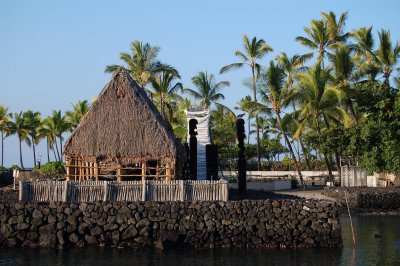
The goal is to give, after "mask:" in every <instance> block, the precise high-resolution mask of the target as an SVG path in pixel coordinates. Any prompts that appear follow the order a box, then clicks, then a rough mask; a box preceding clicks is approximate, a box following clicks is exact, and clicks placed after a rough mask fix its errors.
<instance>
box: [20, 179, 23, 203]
mask: <svg viewBox="0 0 400 266" xmlns="http://www.w3.org/2000/svg"><path fill="white" fill-rule="evenodd" d="M22 193H23V190H22V181H19V201H22Z"/></svg>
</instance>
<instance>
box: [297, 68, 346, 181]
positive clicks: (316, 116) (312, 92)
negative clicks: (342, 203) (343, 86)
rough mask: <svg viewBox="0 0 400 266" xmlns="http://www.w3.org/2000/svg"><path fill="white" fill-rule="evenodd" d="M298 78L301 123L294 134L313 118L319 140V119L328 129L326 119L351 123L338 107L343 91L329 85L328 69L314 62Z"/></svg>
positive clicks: (330, 172) (320, 126)
mask: <svg viewBox="0 0 400 266" xmlns="http://www.w3.org/2000/svg"><path fill="white" fill-rule="evenodd" d="M298 80H299V93H298V95H300V97H301V99H302V104H303V105H302V108H301V112H300V115H299V119H300V121H301V123H300V125H299V127H298V130H297V132H296V135H298V134H300V132H301V131H302V130H303V129H304V127H305V126H306V125H307V123H308V124H312V121H310V120H314V122H315V123H316V128H317V135H318V137H319V138H320V140H322V133H321V128H322V125H321V120H322V121H323V123H324V124H325V126H326V128H328V129H329V128H330V127H331V125H330V122H329V120H328V119H335V120H336V121H340V122H342V123H343V124H344V125H345V126H349V125H350V124H351V121H352V120H351V118H350V117H349V116H348V115H347V113H346V111H345V110H344V109H342V108H341V107H339V103H340V101H341V99H342V98H343V91H342V90H340V89H339V88H337V87H336V86H333V85H331V83H330V81H331V75H330V71H329V70H323V69H322V68H321V65H320V64H316V65H315V66H314V67H312V68H310V69H309V71H307V72H305V73H300V74H299V75H298ZM324 157H325V160H326V164H327V166H328V171H329V176H330V178H331V180H332V179H333V175H332V166H331V163H330V160H329V157H328V156H327V155H326V154H324ZM335 157H336V164H337V167H338V171H339V172H340V169H339V162H338V158H339V157H338V154H336V155H335Z"/></svg>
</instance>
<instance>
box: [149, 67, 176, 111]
mask: <svg viewBox="0 0 400 266" xmlns="http://www.w3.org/2000/svg"><path fill="white" fill-rule="evenodd" d="M177 78H181V77H180V75H179V74H178V73H174V72H171V71H168V70H164V71H162V72H161V73H160V74H159V75H157V76H155V77H152V78H150V82H151V85H152V87H153V90H152V91H151V98H152V99H153V101H155V102H157V103H158V107H159V110H160V112H161V115H162V116H163V118H164V119H166V116H165V106H166V105H167V104H168V103H169V102H170V101H171V100H172V99H177V98H179V95H177V94H176V91H177V90H178V89H180V90H182V89H183V86H182V83H180V82H176V79H177Z"/></svg>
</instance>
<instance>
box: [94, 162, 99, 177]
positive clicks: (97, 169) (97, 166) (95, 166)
mask: <svg viewBox="0 0 400 266" xmlns="http://www.w3.org/2000/svg"><path fill="white" fill-rule="evenodd" d="M94 177H95V178H96V181H99V163H98V162H97V161H95V162H94Z"/></svg>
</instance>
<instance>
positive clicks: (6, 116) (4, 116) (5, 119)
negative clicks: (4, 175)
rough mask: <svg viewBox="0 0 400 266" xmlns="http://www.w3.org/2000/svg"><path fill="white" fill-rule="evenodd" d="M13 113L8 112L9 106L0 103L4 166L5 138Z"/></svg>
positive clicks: (2, 160)
mask: <svg viewBox="0 0 400 266" xmlns="http://www.w3.org/2000/svg"><path fill="white" fill-rule="evenodd" d="M11 118H12V114H11V113H8V107H7V106H4V105H2V104H0V132H1V166H4V139H5V138H6V137H7V136H8V135H9V134H8V132H9V128H8V123H9V121H10V120H11Z"/></svg>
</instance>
